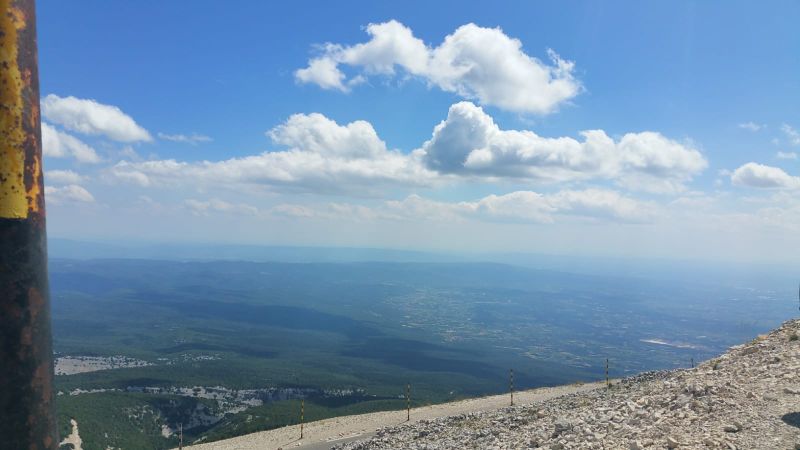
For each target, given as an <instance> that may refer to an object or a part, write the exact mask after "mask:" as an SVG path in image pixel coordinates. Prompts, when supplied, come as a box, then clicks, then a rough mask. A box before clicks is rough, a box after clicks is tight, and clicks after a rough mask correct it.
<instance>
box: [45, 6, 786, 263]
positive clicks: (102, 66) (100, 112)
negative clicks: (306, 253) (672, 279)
mask: <svg viewBox="0 0 800 450" xmlns="http://www.w3.org/2000/svg"><path fill="white" fill-rule="evenodd" d="M38 15H39V24H40V25H39V54H40V56H39V58H40V64H41V68H40V72H41V93H42V120H43V123H42V139H43V150H44V154H45V169H46V172H45V182H46V184H47V188H46V194H47V207H48V232H49V234H50V236H51V237H57V238H68V239H77V240H81V239H86V240H104V241H115V242H125V241H137V242H147V241H155V242H165V241H173V242H195V243H197V242H209V243H237V244H259V245H300V246H346V247H374V248H408V249H418V250H432V251H452V250H458V251H471V252H489V251H491V252H505V251H514V252H530V253H539V254H543V253H544V254H570V255H581V254H585V255H606V256H626V257H652V258H677V259H699V260H707V259H713V260H732V261H755V262H775V263H781V262H788V263H798V262H800V255H798V253H797V251H796V249H797V248H800V156H799V155H800V115H798V110H797V105H798V104H800V78H798V77H797V74H798V73H800V60H798V58H797V55H798V54H800V41H798V40H797V39H796V24H797V20H798V18H800V4H798V3H796V2H789V1H786V2H778V3H772V4H770V5H756V4H752V3H747V2H727V3H725V4H724V6H723V4H721V3H713V2H682V3H680V4H655V5H654V4H651V5H647V6H645V5H642V4H639V3H634V2H614V3H610V4H609V3H606V4H602V5H601V4H596V3H593V2H578V3H572V4H570V5H569V6H568V7H563V6H562V5H559V7H555V6H551V5H545V4H522V3H520V4H516V3H515V4H511V3H507V4H503V5H491V6H488V5H486V6H484V5H481V4H478V3H470V4H463V3H460V2H459V3H455V2H437V3H436V4H428V3H421V2H404V3H403V4H392V5H391V7H390V6H389V5H383V4H380V5H374V4H370V3H367V2H363V3H349V4H347V5H333V4H324V5H315V6H314V7H313V8H309V7H308V6H307V5H305V4H299V3H296V2H295V3H288V4H281V5H276V4H251V5H248V7H247V8H242V9H239V10H232V9H231V8H230V7H229V6H228V5H225V4H214V3H208V4H204V5H203V7H202V8H200V7H197V8H194V7H192V8H188V7H186V5H181V4H177V3H168V4H142V3H120V4H115V5H113V6H111V5H104V6H103V7H99V8H98V7H97V5H92V4H89V3H63V2H56V1H44V2H40V3H39V8H38ZM286 17H293V18H297V17H302V18H303V26H296V25H297V21H296V20H285V18H286ZM144 30H146V32H145V31H144Z"/></svg>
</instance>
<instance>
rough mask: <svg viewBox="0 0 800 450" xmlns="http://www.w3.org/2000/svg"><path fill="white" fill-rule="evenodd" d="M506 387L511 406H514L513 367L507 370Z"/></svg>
mask: <svg viewBox="0 0 800 450" xmlns="http://www.w3.org/2000/svg"><path fill="white" fill-rule="evenodd" d="M508 386H509V387H508V389H509V391H510V392H511V406H514V369H510V371H509V383H508Z"/></svg>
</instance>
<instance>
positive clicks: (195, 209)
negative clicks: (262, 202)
mask: <svg viewBox="0 0 800 450" xmlns="http://www.w3.org/2000/svg"><path fill="white" fill-rule="evenodd" d="M184 204H185V205H186V207H187V208H189V210H190V211H191V212H192V214H194V215H198V216H206V215H208V214H209V213H211V212H221V213H230V214H243V215H251V216H255V215H257V214H258V208H256V207H255V206H251V205H248V204H246V203H237V204H233V203H228V202H226V201H224V200H220V199H218V198H212V199H210V200H206V201H203V200H195V199H188V200H186V201H185V202H184Z"/></svg>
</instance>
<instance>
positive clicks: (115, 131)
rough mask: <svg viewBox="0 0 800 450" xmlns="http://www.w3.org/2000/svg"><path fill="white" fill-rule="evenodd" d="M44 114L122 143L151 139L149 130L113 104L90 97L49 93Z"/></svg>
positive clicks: (67, 127)
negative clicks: (62, 95) (105, 103)
mask: <svg viewBox="0 0 800 450" xmlns="http://www.w3.org/2000/svg"><path fill="white" fill-rule="evenodd" d="M42 115H43V116H44V117H45V118H46V119H47V120H49V121H50V122H53V123H55V124H58V125H61V126H63V127H64V128H66V129H68V130H71V131H75V132H78V133H83V134H88V135H103V136H106V137H108V138H109V139H111V140H114V141H119V142H137V141H152V140H153V138H152V136H150V133H149V132H148V131H147V130H145V129H144V128H142V127H141V126H139V125H138V124H137V123H136V121H134V120H133V119H132V118H131V117H130V116H128V115H127V114H125V113H124V112H122V110H120V109H119V108H117V107H116V106H112V105H104V104H102V103H98V102H96V101H94V100H90V99H80V98H76V97H72V96H69V97H59V96H57V95H55V94H50V95H48V96H46V97H45V98H44V99H43V100H42Z"/></svg>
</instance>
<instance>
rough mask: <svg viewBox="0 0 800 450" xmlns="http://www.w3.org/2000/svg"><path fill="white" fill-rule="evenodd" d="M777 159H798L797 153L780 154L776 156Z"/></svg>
mask: <svg viewBox="0 0 800 450" xmlns="http://www.w3.org/2000/svg"><path fill="white" fill-rule="evenodd" d="M775 157H776V158H778V159H794V160H796V159H797V153H795V152H778V153H776V154H775Z"/></svg>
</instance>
